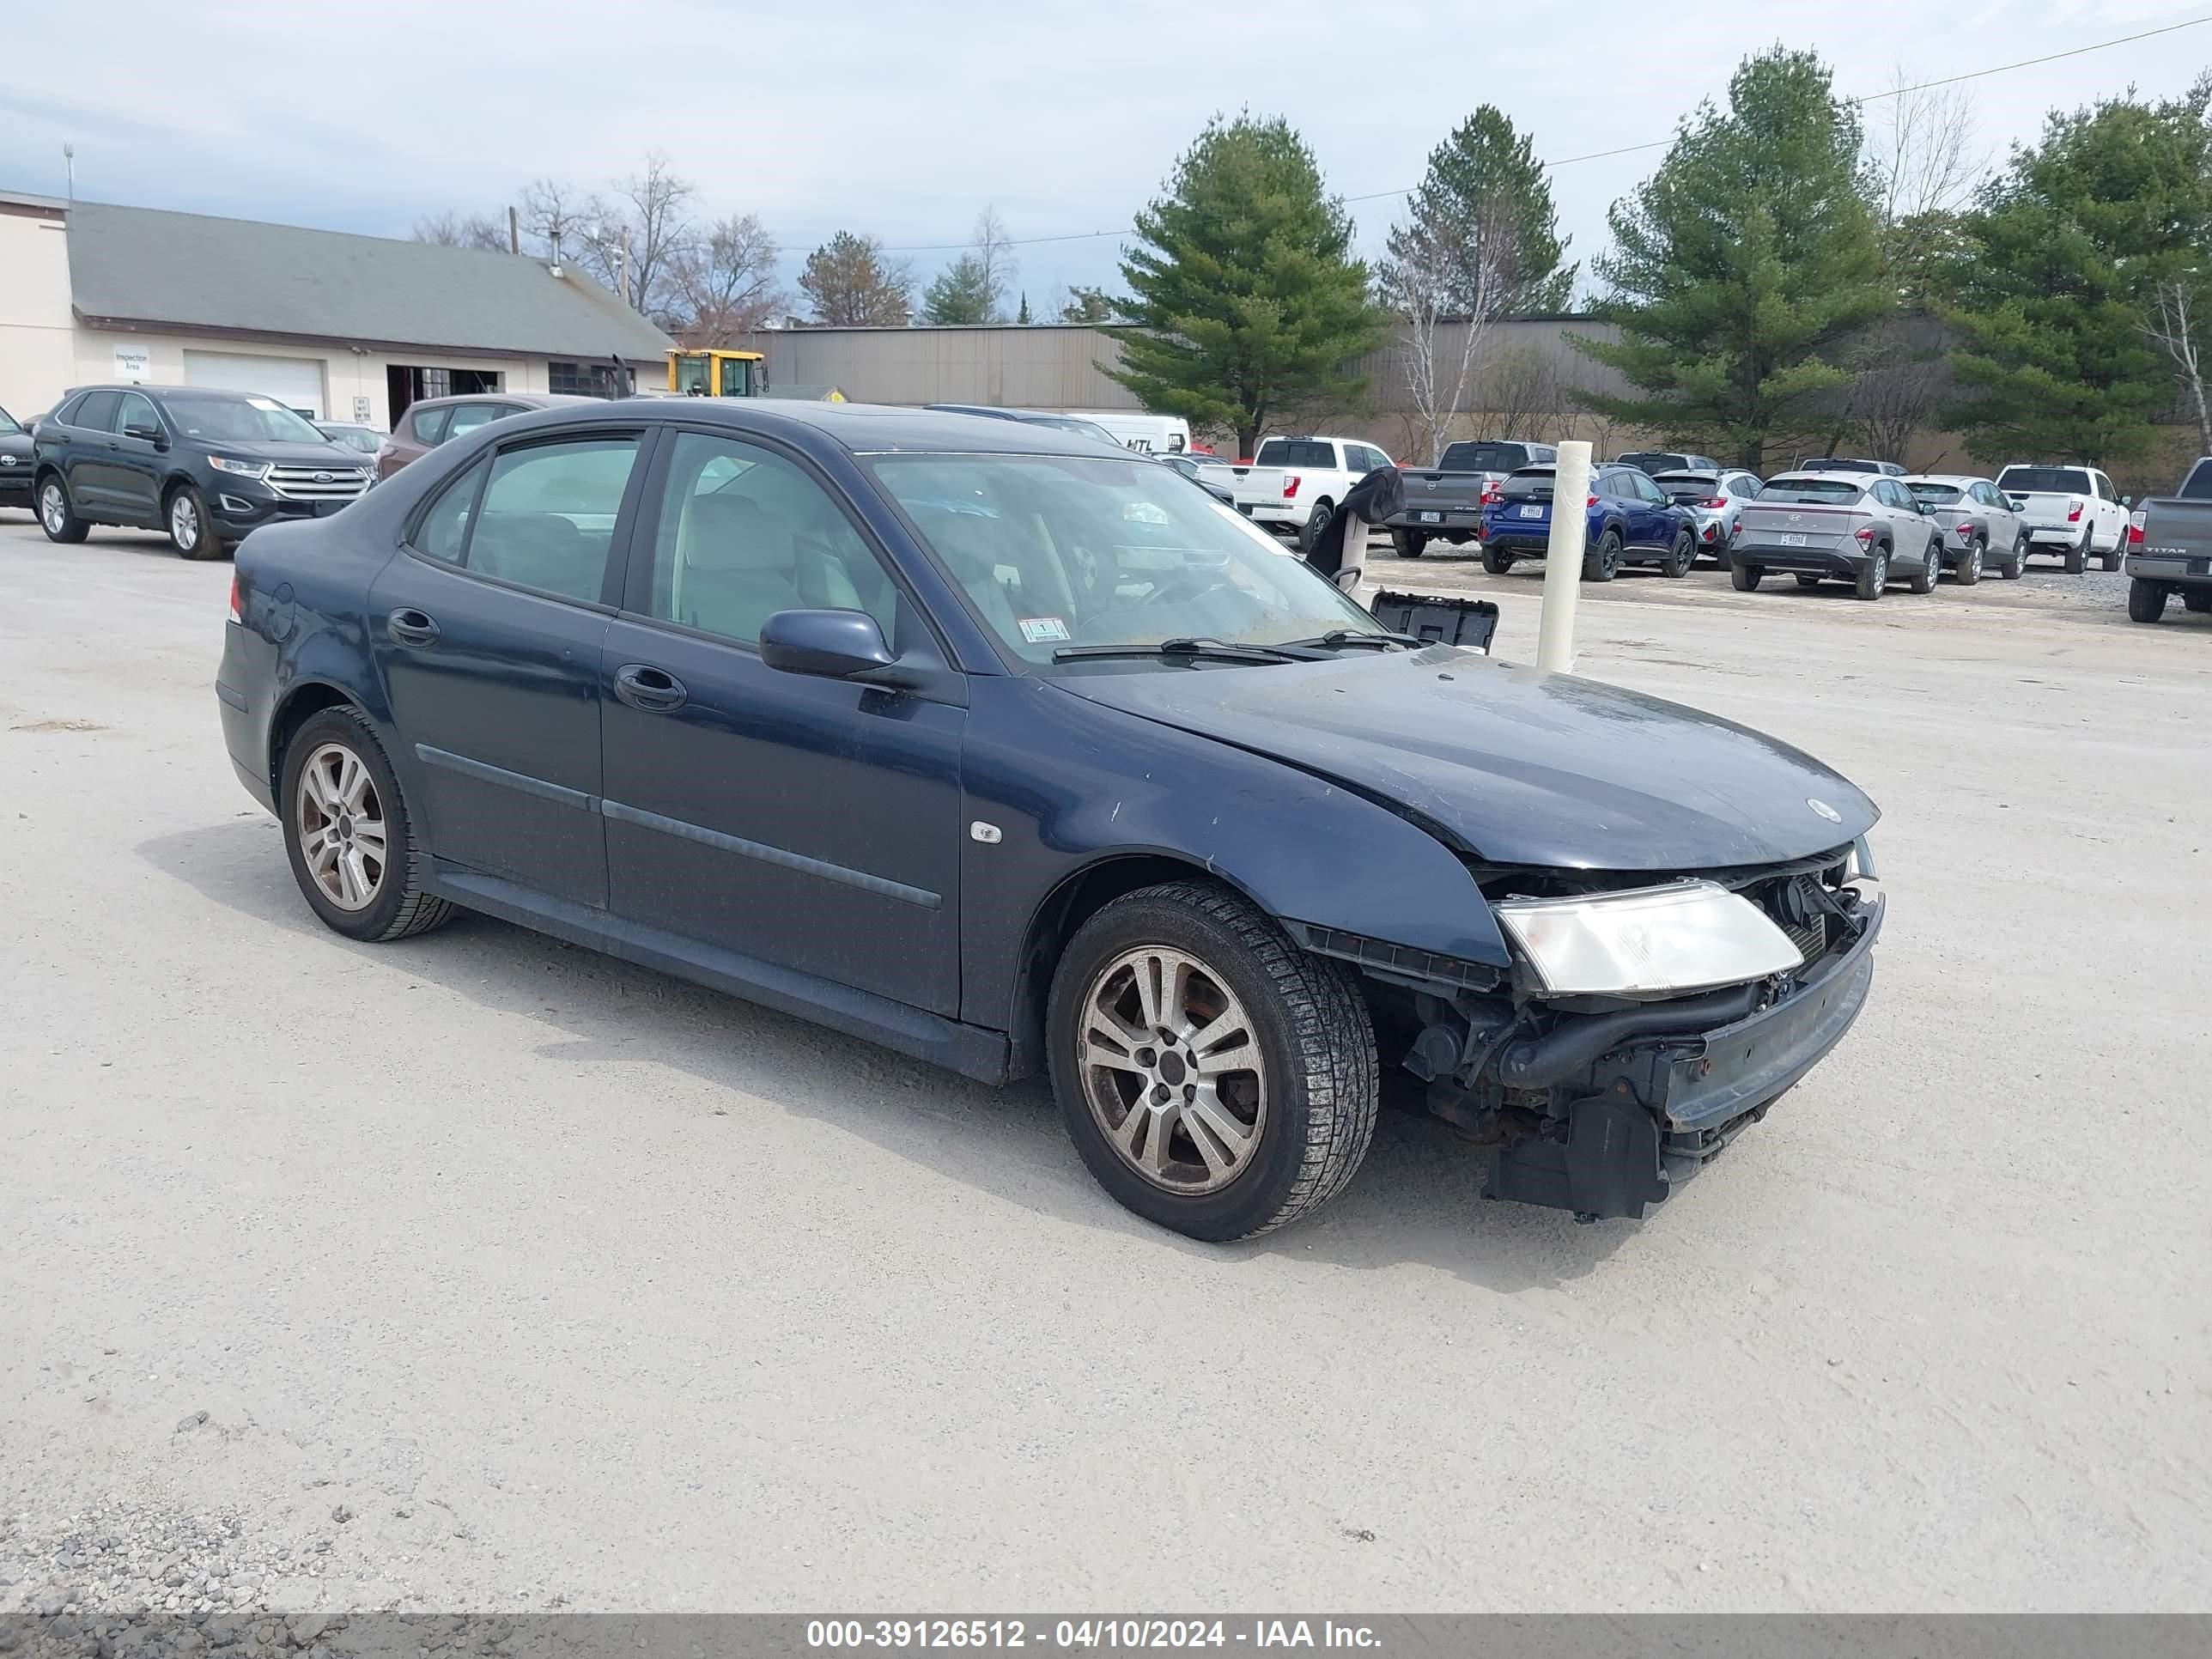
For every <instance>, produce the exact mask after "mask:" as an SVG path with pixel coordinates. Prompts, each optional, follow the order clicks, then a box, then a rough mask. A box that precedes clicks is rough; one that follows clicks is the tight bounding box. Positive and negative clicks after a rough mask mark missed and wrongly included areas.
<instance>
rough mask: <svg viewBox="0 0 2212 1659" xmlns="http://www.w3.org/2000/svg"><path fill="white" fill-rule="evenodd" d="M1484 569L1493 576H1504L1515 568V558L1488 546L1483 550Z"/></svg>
mask: <svg viewBox="0 0 2212 1659" xmlns="http://www.w3.org/2000/svg"><path fill="white" fill-rule="evenodd" d="M1482 568H1484V569H1485V570H1487V571H1488V572H1489V573H1490V574H1492V575H1493V576H1503V575H1504V574H1505V573H1506V572H1507V571H1509V570H1510V569H1512V568H1513V556H1512V555H1511V554H1510V553H1501V552H1499V551H1498V549H1496V548H1494V547H1488V546H1486V547H1485V548H1484V549H1483V550H1482Z"/></svg>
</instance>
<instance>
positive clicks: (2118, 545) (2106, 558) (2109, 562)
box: [2097, 530, 2128, 570]
mask: <svg viewBox="0 0 2212 1659" xmlns="http://www.w3.org/2000/svg"><path fill="white" fill-rule="evenodd" d="M2127 539H2128V532H2126V531H2124V530H2123V531H2122V532H2120V533H2119V534H2118V535H2117V536H2115V537H2113V538H2112V551H2111V552H2109V553H2100V554H2099V555H2098V556H2097V568H2099V569H2100V570H2118V568H2120V550H2121V549H2122V548H2123V547H2124V545H2125V544H2126V543H2127Z"/></svg>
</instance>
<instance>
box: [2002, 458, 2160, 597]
mask: <svg viewBox="0 0 2212 1659" xmlns="http://www.w3.org/2000/svg"><path fill="white" fill-rule="evenodd" d="M1997 488H1998V489H2002V491H2004V493H2005V495H2007V496H2008V497H2009V498H2010V499H2011V501H2012V510H2013V511H2014V512H2015V513H2018V514H2019V515H2020V521H2021V525H2022V526H2025V527H2026V528H2027V541H2028V548H2027V550H2028V551H2029V552H2031V553H2056V554H2059V555H2061V556H2063V557H2064V559H2065V561H2066V571H2067V574H2069V575H2077V576H2078V575H2079V574H2081V572H2082V571H2084V570H2086V569H2087V568H2089V561H2090V560H2091V559H2092V558H2094V559H2096V560H2098V561H2099V562H2100V563H2101V564H2102V565H2103V567H2104V568H2106V569H2107V570H2118V568H2120V555H2121V554H2122V553H2123V552H2124V551H2125V550H2126V545H2127V539H2128V504H2127V502H2126V501H2124V500H2123V499H2122V498H2121V496H2120V494H2119V492H2118V490H2116V489H2113V488H2112V480H2111V479H2110V478H2108V477H2106V476H2105V475H2104V474H2103V473H2101V472H2100V471H2097V469H2096V468H2095V467H2093V466H2027V465H2021V466H2008V467H2007V468H2006V469H2005V470H2004V471H2002V472H2001V473H1999V474H1998V475H1997Z"/></svg>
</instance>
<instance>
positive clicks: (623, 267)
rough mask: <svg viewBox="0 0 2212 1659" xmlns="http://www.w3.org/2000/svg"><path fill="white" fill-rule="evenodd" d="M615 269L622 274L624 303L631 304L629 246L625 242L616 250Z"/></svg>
mask: <svg viewBox="0 0 2212 1659" xmlns="http://www.w3.org/2000/svg"><path fill="white" fill-rule="evenodd" d="M615 268H616V270H619V271H620V272H621V273H622V302H623V304H624V305H628V304H629V243H628V242H624V243H623V245H622V246H620V247H619V248H617V249H616V250H615Z"/></svg>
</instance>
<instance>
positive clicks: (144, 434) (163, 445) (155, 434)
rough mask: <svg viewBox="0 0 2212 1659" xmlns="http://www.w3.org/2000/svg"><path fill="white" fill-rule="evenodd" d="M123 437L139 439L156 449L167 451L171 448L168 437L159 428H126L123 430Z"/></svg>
mask: <svg viewBox="0 0 2212 1659" xmlns="http://www.w3.org/2000/svg"><path fill="white" fill-rule="evenodd" d="M123 435H124V436H125V437H126V438H137V440H139V441H141V442H143V443H149V444H151V445H153V446H154V447H155V448H156V449H167V447H169V440H168V437H167V435H166V434H164V433H163V432H162V430H161V428H160V427H158V426H126V427H125V428H123Z"/></svg>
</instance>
